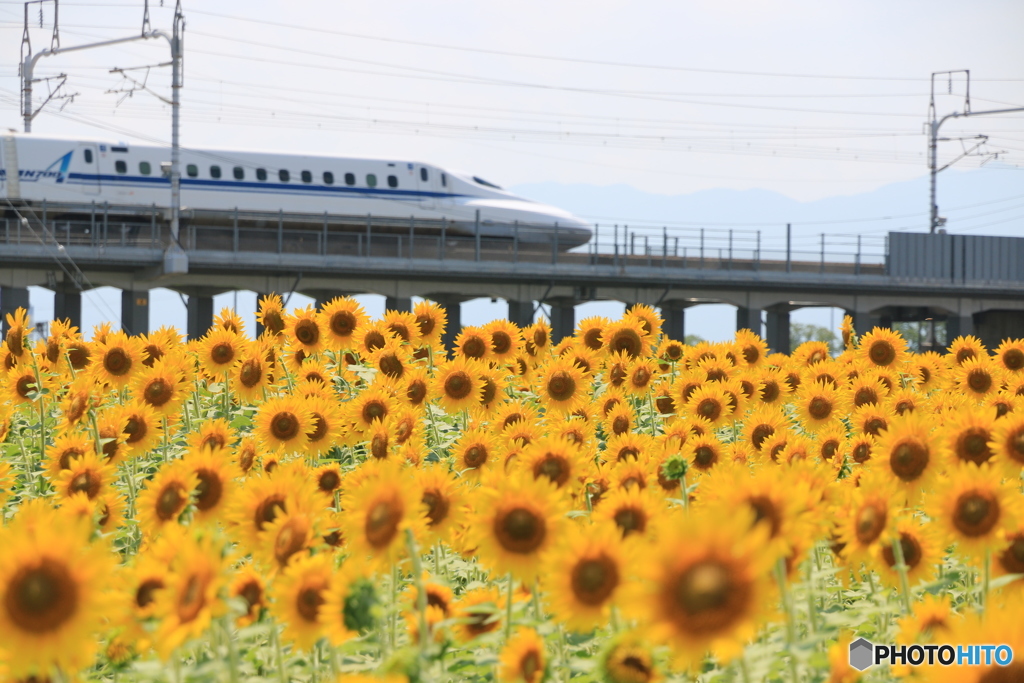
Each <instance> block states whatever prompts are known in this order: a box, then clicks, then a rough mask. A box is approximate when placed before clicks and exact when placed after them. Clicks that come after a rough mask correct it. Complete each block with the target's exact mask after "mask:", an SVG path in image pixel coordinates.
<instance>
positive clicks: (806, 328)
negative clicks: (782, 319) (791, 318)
mask: <svg viewBox="0 0 1024 683" xmlns="http://www.w3.org/2000/svg"><path fill="white" fill-rule="evenodd" d="M809 341H820V342H825V343H826V344H828V348H829V353H831V354H832V355H834V356H835V355H838V354H840V353H842V351H843V340H842V339H840V338H839V335H837V334H836V333H835V332H833V331H832V330H830V329H828V328H827V327H822V326H821V325H811V324H810V323H806V324H805V323H790V324H789V346H790V352H792V351H793V350H794V349H796V348H797V347H798V346H800V345H801V344H803V343H804V342H809Z"/></svg>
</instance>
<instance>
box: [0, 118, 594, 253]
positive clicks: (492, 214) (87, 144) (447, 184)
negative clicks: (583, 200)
mask: <svg viewBox="0 0 1024 683" xmlns="http://www.w3.org/2000/svg"><path fill="white" fill-rule="evenodd" d="M170 156H171V154H170V149H169V148H167V147H158V146H153V145H137V144H126V143H120V142H111V141H110V140H99V139H96V140H83V139H80V138H57V137H41V136H38V135H34V134H27V135H26V134H16V133H10V134H6V135H2V136H0V198H6V199H9V200H11V201H21V202H32V203H40V202H42V201H44V200H45V201H47V202H53V203H68V204H82V203H90V202H97V203H103V202H107V203H109V204H110V205H111V206H122V207H132V206H136V207H152V206H153V205H156V206H157V207H167V206H169V203H170V179H169V165H170ZM181 204H182V206H183V207H186V208H187V209H190V210H192V211H198V212H201V211H230V210H234V209H236V208H237V209H239V210H240V211H244V212H261V213H265V212H278V211H284V212H285V213H289V214H310V215H319V216H322V215H323V214H324V212H327V213H328V214H331V215H346V216H365V215H368V214H369V215H372V216H373V217H374V218H375V219H377V218H379V217H383V218H394V219H395V220H408V219H409V218H410V217H413V218H415V219H423V220H435V221H436V220H440V219H442V218H443V219H446V220H447V221H450V222H454V223H455V224H456V225H457V226H460V227H461V228H462V229H475V226H476V220H477V211H479V223H480V228H479V229H480V233H481V235H483V236H487V237H511V235H512V234H513V231H514V230H516V227H515V226H517V225H518V226H519V228H520V229H521V233H520V234H521V239H523V240H524V241H526V242H544V243H551V242H552V241H554V240H557V244H558V247H559V248H560V249H569V248H571V247H574V246H578V245H581V244H584V243H586V242H587V241H589V239H590V237H591V235H592V230H591V226H590V225H589V224H588V223H587V222H586V221H584V220H581V219H579V218H577V217H575V216H573V215H572V214H570V213H568V212H566V211H563V210H561V209H557V208H555V207H553V206H548V205H545V204H540V203H537V202H533V201H530V200H528V199H524V198H522V197H518V196H516V195H514V194H512V193H510V192H506V191H505V190H503V189H501V188H499V187H497V186H495V185H493V184H491V183H489V182H487V181H485V180H483V179H481V178H478V177H474V176H469V175H466V174H463V173H460V172H457V171H451V170H446V169H443V168H439V167H437V166H434V165H431V164H425V163H420V162H411V161H394V160H387V159H368V158H356V157H333V156H325V155H312V154H304V155H298V154H276V153H270V152H248V151H226V150H200V149H185V148H183V149H182V150H181ZM556 232H557V238H556V237H555V234H556Z"/></svg>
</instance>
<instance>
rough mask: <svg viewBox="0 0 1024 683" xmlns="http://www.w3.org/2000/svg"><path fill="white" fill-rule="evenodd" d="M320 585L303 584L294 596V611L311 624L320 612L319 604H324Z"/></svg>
mask: <svg viewBox="0 0 1024 683" xmlns="http://www.w3.org/2000/svg"><path fill="white" fill-rule="evenodd" d="M323 592H324V590H323V587H322V586H304V587H303V588H302V589H301V590H300V591H299V594H298V595H296V596H295V611H296V612H298V613H299V616H300V617H302V618H303V619H304V620H306V621H308V622H309V623H311V624H315V623H316V620H317V616H318V615H319V614H320V605H322V604H324V596H323Z"/></svg>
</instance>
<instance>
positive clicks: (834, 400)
mask: <svg viewBox="0 0 1024 683" xmlns="http://www.w3.org/2000/svg"><path fill="white" fill-rule="evenodd" d="M794 403H795V405H796V408H797V412H798V414H799V416H800V418H801V421H802V424H803V426H804V428H805V429H807V430H808V431H817V430H819V429H822V428H824V427H827V426H828V425H829V424H831V423H832V422H834V421H835V420H836V418H837V416H838V414H839V408H838V403H839V392H838V391H837V390H836V388H835V386H834V385H832V384H829V383H828V382H826V381H818V382H815V383H814V384H803V385H801V387H800V389H799V391H798V392H797V399H796V401H795V402H794Z"/></svg>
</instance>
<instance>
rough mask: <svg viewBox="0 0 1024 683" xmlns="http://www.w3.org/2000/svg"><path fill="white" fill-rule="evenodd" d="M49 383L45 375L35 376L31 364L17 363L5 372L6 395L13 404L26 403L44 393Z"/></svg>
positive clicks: (48, 387)
mask: <svg viewBox="0 0 1024 683" xmlns="http://www.w3.org/2000/svg"><path fill="white" fill-rule="evenodd" d="M51 384H52V383H51V382H49V381H47V378H46V377H45V376H42V375H39V376H37V375H36V370H35V368H33V367H32V366H31V365H19V366H17V368H16V369H15V370H14V371H13V372H9V373H7V396H8V397H9V400H10V402H11V403H13V404H15V405H28V404H30V403H32V402H33V401H35V400H36V399H38V398H39V397H40V396H42V395H44V394H43V391H45V390H48V389H50V385H51Z"/></svg>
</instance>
